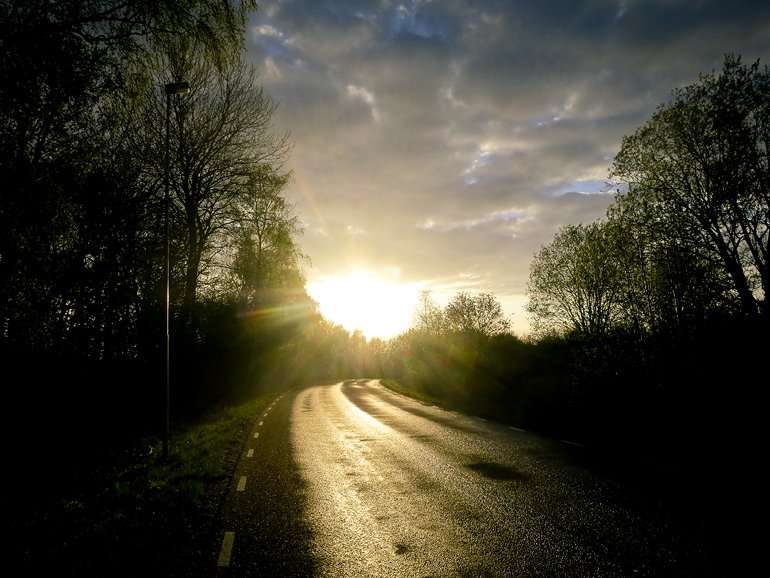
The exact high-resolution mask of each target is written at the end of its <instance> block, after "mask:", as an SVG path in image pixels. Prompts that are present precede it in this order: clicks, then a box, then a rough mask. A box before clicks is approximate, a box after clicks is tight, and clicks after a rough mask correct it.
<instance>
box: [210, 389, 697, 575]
mask: <svg viewBox="0 0 770 578" xmlns="http://www.w3.org/2000/svg"><path fill="white" fill-rule="evenodd" d="M260 422H261V423H262V425H259V424H260ZM254 433H258V434H259V435H258V437H254ZM249 449H253V450H254V451H253V452H252V455H251V457H248V458H247V457H246V456H247V452H248V450H249ZM586 451H587V450H585V449H584V448H581V447H578V446H574V445H571V444H568V443H564V442H562V441H558V440H552V439H548V438H545V437H542V436H539V435H536V434H533V433H529V432H524V431H519V430H515V429H511V428H509V427H507V426H505V425H500V424H495V423H491V422H487V421H485V420H482V419H480V418H474V417H470V416H464V415H460V414H457V413H454V412H450V411H446V410H443V409H439V408H437V407H434V406H427V405H425V404H422V403H420V402H418V401H415V400H412V399H410V398H407V397H404V396H401V395H398V394H395V393H393V392H391V391H390V390H388V389H387V388H385V387H383V386H381V385H380V384H379V383H378V382H377V381H374V380H372V381H369V380H350V381H346V382H342V383H338V384H334V385H325V386H315V387H309V388H305V389H301V390H298V391H295V392H290V393H286V394H284V395H283V396H282V398H281V399H280V400H278V401H276V403H275V404H274V405H273V406H272V407H271V409H270V411H269V412H268V413H267V415H264V416H260V417H259V418H258V420H257V422H256V423H255V427H254V430H253V432H252V433H251V434H250V435H249V439H248V441H247V443H246V444H245V446H244V454H243V457H242V458H241V461H240V463H239V465H238V470H237V471H236V475H235V479H234V480H233V491H232V492H231V493H230V495H229V497H228V498H227V501H226V503H225V505H224V508H223V516H222V532H223V533H224V532H225V531H231V532H234V541H233V546H232V551H231V555H230V560H229V563H228V564H227V565H223V566H222V567H219V568H217V569H216V571H215V573H214V575H217V576H311V575H315V576H351V577H353V576H356V577H359V576H415V577H422V576H704V575H709V574H710V573H711V572H710V568H709V562H708V556H707V555H706V553H705V552H704V551H703V549H702V547H701V546H699V544H698V542H697V540H696V539H694V538H693V537H692V536H689V535H688V534H687V533H686V532H683V531H681V530H680V529H679V528H678V526H677V524H676V523H675V522H674V521H673V520H672V519H670V518H669V516H668V514H667V513H666V512H665V511H664V510H663V509H662V508H659V507H656V506H655V502H654V501H651V500H645V499H639V498H638V496H636V495H635V494H633V493H632V492H629V491H628V490H627V489H625V488H624V486H623V485H622V484H621V483H620V482H617V481H614V480H613V479H611V478H609V477H606V476H603V475H601V474H598V473H596V472H595V471H594V470H593V469H592V468H591V466H590V465H589V464H590V463H591V462H590V460H589V459H587V457H586V455H585V454H586ZM241 477H245V478H246V480H245V487H243V488H242V491H238V490H237V487H238V484H239V480H240V479H241ZM241 485H244V484H243V483H242V482H241ZM217 554H218V555H219V556H220V557H221V551H220V545H219V544H217ZM220 562H221V560H220Z"/></svg>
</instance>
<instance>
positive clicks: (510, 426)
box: [508, 425, 527, 433]
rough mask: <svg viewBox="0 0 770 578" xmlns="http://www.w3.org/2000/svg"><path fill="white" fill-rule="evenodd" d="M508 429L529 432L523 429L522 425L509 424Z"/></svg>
mask: <svg viewBox="0 0 770 578" xmlns="http://www.w3.org/2000/svg"><path fill="white" fill-rule="evenodd" d="M508 429H512V430H513V431H520V432H522V433H527V430H525V429H521V428H520V427H513V426H512V425H509V426H508Z"/></svg>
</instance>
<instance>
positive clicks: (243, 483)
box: [236, 476, 246, 492]
mask: <svg viewBox="0 0 770 578" xmlns="http://www.w3.org/2000/svg"><path fill="white" fill-rule="evenodd" d="M245 489H246V476H241V478H240V479H239V480H238V487H237V488H236V490H238V491H239V492H242V491H243V490H245Z"/></svg>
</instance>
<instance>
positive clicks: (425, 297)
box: [414, 290, 446, 335]
mask: <svg viewBox="0 0 770 578" xmlns="http://www.w3.org/2000/svg"><path fill="white" fill-rule="evenodd" d="M414 326H415V329H416V330H417V331H420V332H423V333H426V334H430V335H440V334H441V333H442V332H443V331H444V329H445V326H446V322H445V319H444V312H443V311H442V310H441V307H439V306H438V305H437V304H436V302H435V301H434V300H433V297H432V296H431V294H430V291H428V290H424V291H421V292H420V298H419V300H418V302H417V307H416V309H415V312H414Z"/></svg>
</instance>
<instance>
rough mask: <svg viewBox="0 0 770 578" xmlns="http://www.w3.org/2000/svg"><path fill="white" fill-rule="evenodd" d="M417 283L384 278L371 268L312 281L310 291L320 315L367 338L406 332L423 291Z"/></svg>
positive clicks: (384, 336) (386, 336)
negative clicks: (359, 332)
mask: <svg viewBox="0 0 770 578" xmlns="http://www.w3.org/2000/svg"><path fill="white" fill-rule="evenodd" d="M420 288H421V286H420V284H418V283H402V282H398V281H392V280H388V279H384V278H382V277H380V276H379V275H377V274H375V273H372V272H369V271H353V272H352V273H350V274H348V275H345V276H327V277H322V278H321V279H319V280H318V281H314V282H312V283H309V284H308V286H307V290H308V293H309V294H310V296H311V297H312V298H313V299H315V300H316V301H317V302H318V304H319V307H320V310H321V315H323V316H324V317H325V318H326V319H328V320H329V321H332V322H334V323H337V324H339V325H341V326H342V327H344V328H345V329H347V330H348V331H355V330H359V331H361V333H363V334H364V336H366V337H367V338H369V339H371V338H372V337H380V338H388V337H393V336H395V335H398V334H399V333H402V332H404V331H406V330H407V329H408V328H409V326H410V325H411V323H412V314H413V312H414V308H415V306H416V304H417V298H418V295H419V292H420Z"/></svg>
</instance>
